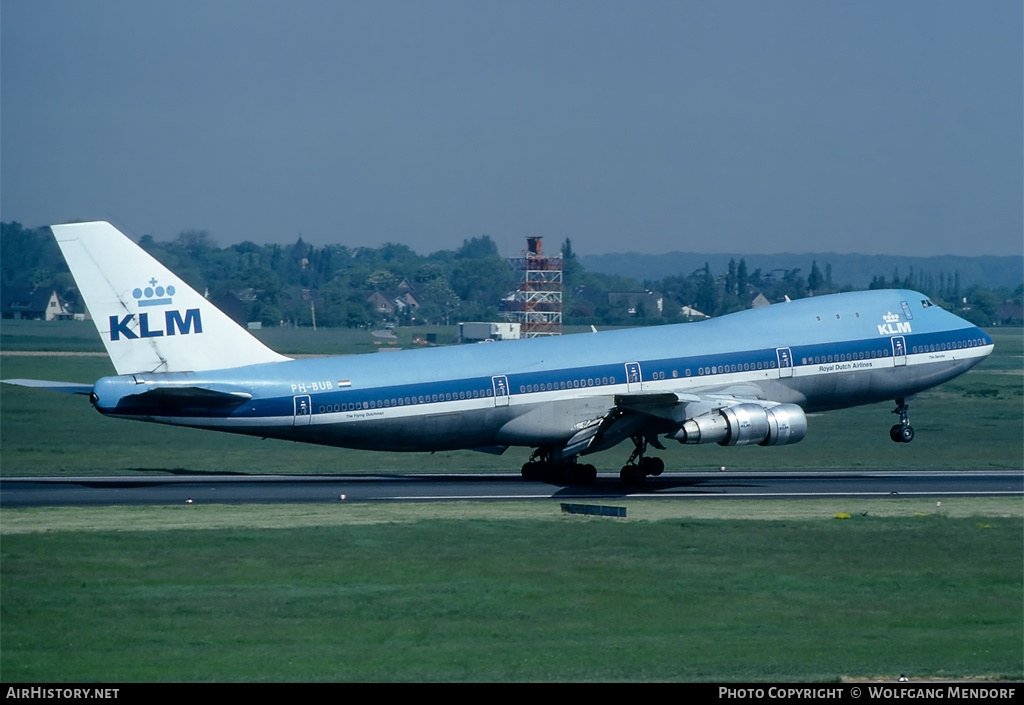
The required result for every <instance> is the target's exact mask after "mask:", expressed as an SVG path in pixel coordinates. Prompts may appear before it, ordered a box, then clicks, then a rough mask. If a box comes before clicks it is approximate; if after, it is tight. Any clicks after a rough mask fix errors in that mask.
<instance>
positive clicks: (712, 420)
mask: <svg viewBox="0 0 1024 705" xmlns="http://www.w3.org/2000/svg"><path fill="white" fill-rule="evenodd" d="M805 435H807V417H806V416H805V415H804V410H803V409H801V408H800V407H799V406H797V405H796V404H779V405H777V406H772V407H764V406H761V405H760V404H736V405H735V406H726V407H723V408H721V409H716V410H715V411H712V412H710V413H707V414H701V415H700V416H695V417H694V418H692V419H687V420H686V421H684V422H683V425H682V426H681V427H680V428H679V430H677V431H674V432H673V433H670V434H668V437H669V438H673V439H675V440H677V441H679V442H680V443H718V444H719V445H722V446H745V445H751V444H753V443H757V444H759V445H763V446H784V445H786V444H788V443H796V442H797V441H800V440H802V439H803V437H804V436H805Z"/></svg>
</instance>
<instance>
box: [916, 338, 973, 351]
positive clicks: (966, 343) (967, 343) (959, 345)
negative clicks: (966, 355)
mask: <svg viewBox="0 0 1024 705" xmlns="http://www.w3.org/2000/svg"><path fill="white" fill-rule="evenodd" d="M979 345H986V343H985V341H983V340H978V339H977V338H974V339H971V340H958V341H956V342H955V343H939V344H938V345H915V346H914V348H913V351H914V352H942V351H944V350H962V349H963V348H975V347H978V346H979Z"/></svg>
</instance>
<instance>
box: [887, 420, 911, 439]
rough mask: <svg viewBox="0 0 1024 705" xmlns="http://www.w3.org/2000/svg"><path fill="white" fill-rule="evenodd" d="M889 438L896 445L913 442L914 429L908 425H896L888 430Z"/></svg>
mask: <svg viewBox="0 0 1024 705" xmlns="http://www.w3.org/2000/svg"><path fill="white" fill-rule="evenodd" d="M889 438H891V439H892V440H893V441H894V442H896V443H910V442H911V441H912V440H914V427H913V426H911V425H909V424H908V425H906V426H904V425H903V424H896V425H895V426H893V427H892V428H890V429H889Z"/></svg>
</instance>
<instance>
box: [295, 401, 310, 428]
mask: <svg viewBox="0 0 1024 705" xmlns="http://www.w3.org/2000/svg"><path fill="white" fill-rule="evenodd" d="M293 401H294V402H295V415H294V416H293V417H292V426H308V425H309V422H310V421H311V420H312V419H313V401H312V399H310V398H309V395H308V394H304V395H302V396H298V397H294V399H293Z"/></svg>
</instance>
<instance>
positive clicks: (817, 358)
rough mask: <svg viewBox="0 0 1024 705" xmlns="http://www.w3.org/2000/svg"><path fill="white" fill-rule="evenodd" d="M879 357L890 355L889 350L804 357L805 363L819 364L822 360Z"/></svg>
mask: <svg viewBox="0 0 1024 705" xmlns="http://www.w3.org/2000/svg"><path fill="white" fill-rule="evenodd" d="M877 357H889V351H888V350H885V349H882V350H871V351H869V352H863V351H861V352H856V353H841V354H839V355H814V356H813V357H805V358H802V360H803V364H805V365H808V364H810V365H817V364H820V363H822V362H848V361H852V360H872V359H874V358H877Z"/></svg>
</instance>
